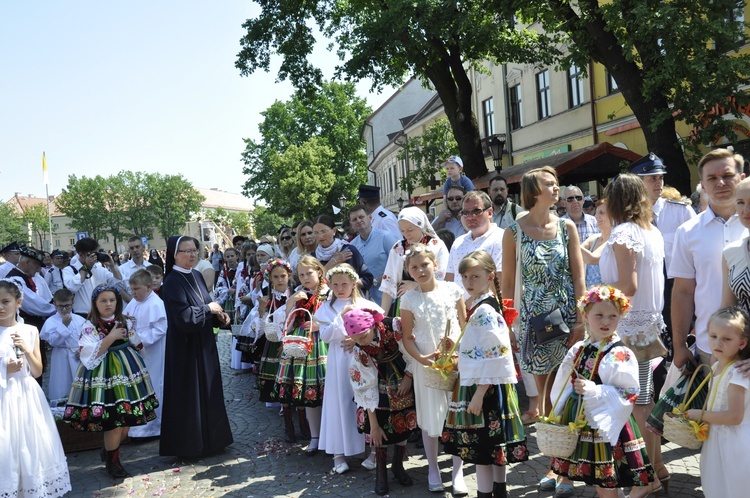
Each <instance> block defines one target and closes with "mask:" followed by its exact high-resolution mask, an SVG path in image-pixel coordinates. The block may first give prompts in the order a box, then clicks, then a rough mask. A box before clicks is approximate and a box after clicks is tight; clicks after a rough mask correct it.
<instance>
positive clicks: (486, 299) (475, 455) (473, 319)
mask: <svg viewBox="0 0 750 498" xmlns="http://www.w3.org/2000/svg"><path fill="white" fill-rule="evenodd" d="M468 314H469V317H468V318H467V322H468V323H467V325H466V330H465V332H464V336H463V338H462V339H461V342H460V344H459V348H458V371H459V380H458V382H456V386H455V388H454V389H453V397H452V399H451V401H450V404H449V405H448V416H447V418H446V420H445V425H444V428H443V435H442V438H441V440H442V442H443V444H444V447H445V452H446V453H449V454H451V455H456V456H458V457H461V459H462V460H463V461H464V462H469V463H475V464H477V465H493V464H494V465H506V464H507V463H508V462H522V461H525V460H528V457H529V452H528V449H527V448H526V435H525V433H524V428H523V421H522V420H521V414H520V410H519V408H518V394H517V393H516V388H515V386H514V385H513V384H515V383H516V382H517V380H516V371H515V366H514V363H513V354H512V352H511V344H510V335H509V329H508V326H507V325H506V323H505V320H504V319H503V315H502V314H501V313H500V311H499V305H498V303H497V300H496V299H495V297H494V296H493V295H492V294H487V295H484V296H480V297H479V298H478V299H477V305H476V306H474V307H473V308H472V309H471V310H469V313H468ZM480 384H490V387H489V388H488V389H487V391H486V392H485V394H484V398H483V401H482V413H481V414H479V415H472V414H470V413H469V412H467V411H466V409H467V408H468V407H469V404H470V403H471V399H472V398H473V397H474V393H475V392H476V391H477V385H480Z"/></svg>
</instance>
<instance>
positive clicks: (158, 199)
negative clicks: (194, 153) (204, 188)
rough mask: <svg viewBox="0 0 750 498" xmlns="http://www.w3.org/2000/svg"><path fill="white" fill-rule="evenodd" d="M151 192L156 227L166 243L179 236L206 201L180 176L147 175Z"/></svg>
mask: <svg viewBox="0 0 750 498" xmlns="http://www.w3.org/2000/svg"><path fill="white" fill-rule="evenodd" d="M148 178H149V184H150V185H151V189H152V192H153V200H152V203H151V209H152V210H153V214H154V217H155V219H156V227H157V229H158V231H159V233H160V234H161V236H162V237H164V240H165V241H166V240H167V239H169V237H171V236H172V235H177V234H180V233H182V232H183V231H184V229H185V223H187V222H188V221H190V217H191V216H192V215H193V213H196V212H198V210H199V209H200V207H201V203H202V202H203V201H205V200H206V198H205V197H203V196H202V195H201V193H200V192H198V191H197V190H196V189H195V188H193V185H192V184H191V183H190V182H189V181H187V180H186V179H185V177H183V176H182V175H161V174H158V173H157V174H153V175H149V177H148Z"/></svg>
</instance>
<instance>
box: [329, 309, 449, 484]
mask: <svg viewBox="0 0 750 498" xmlns="http://www.w3.org/2000/svg"><path fill="white" fill-rule="evenodd" d="M384 321H388V322H389V326H386V324H385V323H384ZM343 323H344V328H345V330H346V333H347V335H349V337H351V338H352V340H353V341H354V342H355V343H356V346H355V347H354V352H353V355H352V361H351V366H350V367H349V380H350V382H351V386H352V389H353V390H354V402H355V403H356V404H357V406H359V408H358V409H357V425H358V426H359V431H360V432H364V433H366V434H369V436H370V440H371V442H372V444H373V446H375V461H376V464H375V465H376V467H375V468H376V472H375V493H376V494H377V495H379V496H383V495H386V494H388V491H389V490H388V469H387V468H386V465H387V463H386V462H387V461H388V447H387V446H386V445H390V444H395V445H396V448H395V450H394V452H393V460H392V461H391V472H393V476H394V477H395V478H396V480H397V481H398V482H399V484H401V485H402V486H411V485H412V484H413V482H412V479H411V477H409V474H407V473H406V470H404V457H405V456H406V441H407V439H409V436H410V435H411V433H412V431H413V430H414V429H416V428H417V413H416V411H415V408H414V390H413V386H412V382H413V376H412V374H411V373H410V372H409V365H408V364H407V362H406V359H405V358H404V356H403V355H402V353H401V350H400V348H399V342H400V341H401V340H402V336H401V333H400V332H399V331H398V330H394V329H398V328H399V327H398V323H399V322H398V319H392V321H391V319H390V318H384V317H383V315H382V314H381V313H380V312H378V311H375V310H370V309H364V308H357V309H351V310H348V311H346V312H345V313H344V315H343ZM391 325H392V326H391ZM440 487H441V489H442V484H441V486H440Z"/></svg>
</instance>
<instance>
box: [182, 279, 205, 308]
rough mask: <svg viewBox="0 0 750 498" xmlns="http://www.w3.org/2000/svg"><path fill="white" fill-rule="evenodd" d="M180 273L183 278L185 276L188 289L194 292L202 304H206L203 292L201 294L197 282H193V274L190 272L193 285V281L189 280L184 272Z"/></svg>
mask: <svg viewBox="0 0 750 498" xmlns="http://www.w3.org/2000/svg"><path fill="white" fill-rule="evenodd" d="M180 275H182V276H183V278H185V281H186V282H187V283H188V285H189V286H190V289H191V290H192V291H193V292H194V293H195V295H196V297H197V298H198V301H199V302H201V303H203V304H206V300H205V299H204V298H203V294H201V292H200V290H199V287H198V282H195V275H193V274H192V272H191V273H190V276H191V277H193V282H195V285H193V282H191V281H190V279H189V278H187V277H186V276H185V274H184V273H180Z"/></svg>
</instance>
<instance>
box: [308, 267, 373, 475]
mask: <svg viewBox="0 0 750 498" xmlns="http://www.w3.org/2000/svg"><path fill="white" fill-rule="evenodd" d="M326 277H327V279H328V283H329V285H330V287H331V297H330V298H329V300H328V301H326V302H325V303H324V304H323V305H322V306H321V307H320V308H318V311H316V312H315V321H316V322H318V324H319V326H320V338H321V340H322V341H323V342H325V343H326V344H327V345H328V359H327V360H326V362H327V363H326V395H325V397H324V398H323V412H322V424H321V428H320V444H319V448H320V449H322V450H325V452H326V453H328V454H329V455H333V471H334V472H336V473H338V474H343V473H344V472H346V471H348V470H349V465H348V464H347V463H346V457H347V456H353V455H359V454H360V453H362V452H363V451H365V440H364V437H362V435H361V434H360V433H359V431H358V430H357V405H356V404H355V403H354V402H353V400H352V397H353V396H354V394H353V393H352V386H351V384H350V383H349V364H350V363H351V360H352V348H353V347H354V342H353V341H352V340H351V339H349V337H348V335H347V334H346V330H344V321H343V318H342V315H343V314H344V313H345V312H347V311H349V310H350V309H353V308H355V307H356V308H370V309H378V310H380V307H379V306H378V305H376V304H375V303H373V302H372V301H368V300H367V299H364V298H362V297H360V295H359V291H358V290H357V280H359V276H358V275H357V272H356V271H355V270H354V267H352V266H351V265H349V264H347V263H342V264H340V265H338V266H334V267H333V268H331V269H330V270H328V273H326ZM381 311H382V310H381Z"/></svg>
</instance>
